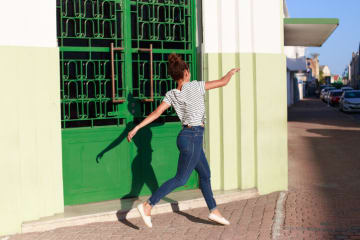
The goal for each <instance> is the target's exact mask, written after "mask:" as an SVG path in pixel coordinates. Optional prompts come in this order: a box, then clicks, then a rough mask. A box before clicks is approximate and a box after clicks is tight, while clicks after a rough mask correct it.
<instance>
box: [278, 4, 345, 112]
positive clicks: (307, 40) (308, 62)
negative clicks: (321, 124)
mask: <svg viewBox="0 0 360 240" xmlns="http://www.w3.org/2000/svg"><path fill="white" fill-rule="evenodd" d="M284 15H285V19H284V22H285V29H284V30H285V49H284V52H285V55H286V59H287V61H286V62H287V99H288V106H290V105H291V104H293V103H295V102H296V101H298V100H301V99H303V97H304V96H309V95H313V94H315V90H316V89H317V86H318V80H319V78H320V66H319V58H318V56H319V54H313V55H312V58H306V57H305V50H306V48H305V47H311V46H316V47H320V46H321V45H322V44H323V43H324V42H325V41H326V40H327V39H328V37H329V36H330V35H331V33H332V32H333V31H335V29H336V28H337V26H338V24H339V21H338V20H337V19H326V20H324V19H303V18H296V19H293V18H290V15H289V12H288V10H287V7H286V2H285V1H284ZM329 76H330V75H329Z"/></svg>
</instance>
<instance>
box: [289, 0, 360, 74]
mask: <svg viewBox="0 0 360 240" xmlns="http://www.w3.org/2000/svg"><path fill="white" fill-rule="evenodd" d="M286 2H287V7H288V11H289V14H290V17H292V18H338V19H339V26H338V27H337V29H336V30H335V32H334V33H333V34H332V35H331V36H330V37H329V38H328V40H327V41H326V42H325V43H324V44H323V45H322V47H311V48H308V49H307V55H308V56H310V54H311V53H319V54H320V56H319V60H320V65H328V66H329V68H330V71H331V73H332V74H340V75H342V74H343V72H344V70H345V67H346V66H347V65H348V64H349V63H350V61H351V55H352V52H356V51H358V50H359V42H360V13H359V11H360V0H286Z"/></svg>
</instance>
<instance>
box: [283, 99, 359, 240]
mask: <svg viewBox="0 0 360 240" xmlns="http://www.w3.org/2000/svg"><path fill="white" fill-rule="evenodd" d="M288 129H289V140H288V144H289V192H288V194H287V198H286V202H285V221H284V225H283V228H282V231H281V237H280V238H279V239H326V240H328V239H360V121H355V120H354V119H353V118H352V117H351V115H348V114H344V113H341V112H339V111H336V110H335V109H334V108H331V107H330V108H329V107H327V106H326V105H325V104H322V103H321V102H320V101H318V100H315V99H308V100H306V101H303V102H300V103H298V104H296V105H295V106H293V107H291V108H290V109H289V124H288Z"/></svg>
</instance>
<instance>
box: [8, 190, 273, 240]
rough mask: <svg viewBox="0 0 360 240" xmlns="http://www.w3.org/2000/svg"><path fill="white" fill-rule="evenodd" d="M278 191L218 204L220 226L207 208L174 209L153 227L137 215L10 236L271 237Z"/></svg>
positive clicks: (20, 239) (46, 239)
mask: <svg viewBox="0 0 360 240" xmlns="http://www.w3.org/2000/svg"><path fill="white" fill-rule="evenodd" d="M278 195H279V193H272V194H269V195H265V196H261V197H258V198H253V199H249V200H242V201H235V202H231V203H228V204H222V205H219V209H220V211H221V212H222V214H223V215H224V216H225V217H226V218H227V219H229V221H230V222H231V225H230V226H221V225H219V224H216V223H214V222H211V221H209V220H207V215H208V209H207V208H198V209H193V210H188V211H177V212H175V213H167V214H160V215H155V216H153V217H152V222H153V228H152V229H149V228H147V227H145V225H144V223H143V222H142V220H141V219H140V218H136V219H129V220H122V221H120V222H100V223H92V224H87V225H83V226H74V227H66V228H60V229H55V230H53V231H47V232H41V233H27V234H19V235H15V236H12V237H11V238H10V240H35V239H36V240H53V239H56V240H57V239H59V240H67V239H69V240H77V239H84V240H85V239H86V240H92V239H94V240H102V239H104V240H105V239H106V240H108V239H109V240H110V239H111V240H112V239H121V240H132V239H139V240H141V239H161V240H164V239H171V240H177V239H179V240H180V239H196V240H202V239H229V240H233V239H249V240H252V239H271V227H272V223H273V217H274V210H275V207H276V201H277V198H278Z"/></svg>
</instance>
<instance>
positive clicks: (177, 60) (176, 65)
mask: <svg viewBox="0 0 360 240" xmlns="http://www.w3.org/2000/svg"><path fill="white" fill-rule="evenodd" d="M168 61H169V67H168V73H169V75H170V76H171V77H172V78H173V79H174V80H175V81H178V80H180V79H184V77H185V78H189V79H184V80H187V81H189V80H190V71H189V67H188V65H187V64H186V63H185V62H184V61H183V60H182V59H181V57H180V56H179V55H177V54H176V53H172V54H170V55H169V58H168Z"/></svg>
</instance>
